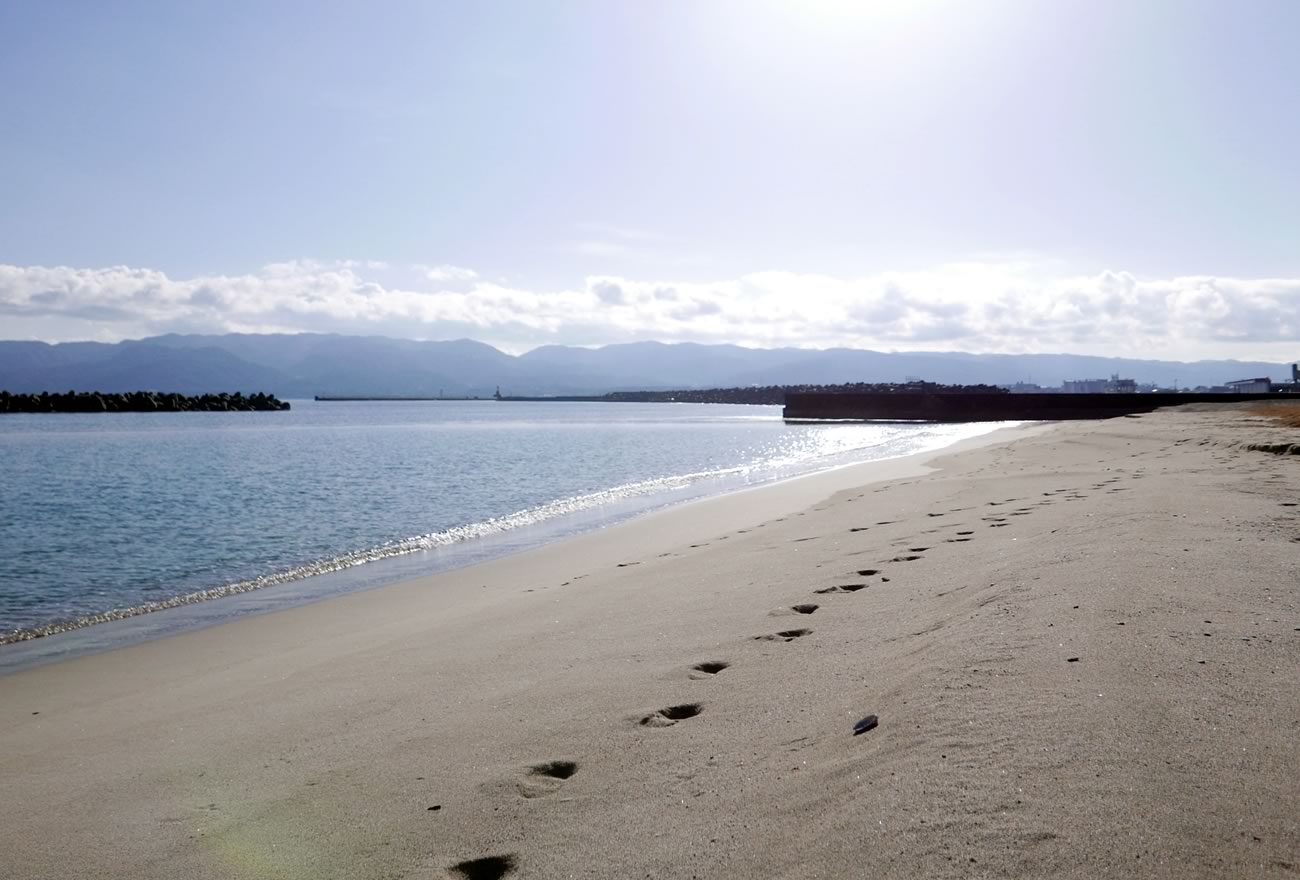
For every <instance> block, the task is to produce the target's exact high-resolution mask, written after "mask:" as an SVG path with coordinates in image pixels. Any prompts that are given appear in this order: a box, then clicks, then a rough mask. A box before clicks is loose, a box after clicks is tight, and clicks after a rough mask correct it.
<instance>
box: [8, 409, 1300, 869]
mask: <svg viewBox="0 0 1300 880" xmlns="http://www.w3.org/2000/svg"><path fill="white" fill-rule="evenodd" d="M1293 435H1294V430H1291V431H1290V432H1287V431H1286V430H1284V429H1281V428H1276V427H1273V426H1272V425H1270V424H1269V423H1266V422H1265V421H1263V420H1261V419H1258V418H1254V417H1250V416H1247V415H1244V414H1242V413H1240V412H1235V411H1215V412H1201V413H1189V412H1160V413H1155V414H1151V415H1146V416H1142V417H1139V418H1124V419H1116V420H1112V421H1107V422H1098V423H1067V424H1061V425H1055V426H1050V427H1035V428H1033V429H1030V430H1023V429H1021V430H1016V431H1012V432H1010V433H1004V434H1001V435H999V436H998V438H997V439H999V440H1000V441H1001V442H1000V443H998V444H996V445H989V444H987V443H985V445H982V446H981V445H980V444H979V443H978V442H975V443H969V444H966V445H965V448H963V449H962V450H960V451H957V452H949V453H947V454H942V455H940V456H939V457H937V458H934V459H933V460H932V461H930V462H929V464H930V467H931V468H937V469H933V470H931V469H929V468H927V467H925V466H924V462H923V461H920V460H917V459H909V460H903V461H898V462H890V463H882V464H879V465H871V466H862V467H858V468H848V469H844V470H841V471H836V472H833V473H831V474H823V475H819V476H816V477H809V478H805V479H802V480H796V481H791V482H790V483H787V484H783V485H781V486H777V487H769V488H765V489H760V490H755V491H752V492H745V493H737V494H734V495H729V496H725V497H724V498H719V499H711V500H708V501H704V502H699V503H696V504H691V505H687V506H685V507H683V508H679V509H676V510H672V511H667V512H664V513H660V514H656V515H654V516H650V517H646V518H643V519H641V520H638V521H636V522H633V523H629V524H626V525H624V526H619V527H615V528H611V529H609V530H607V531H605V532H602V533H598V534H594V535H587V536H582V537H579V538H575V539H572V540H569V541H565V542H562V543H560V544H555V545H552V546H550V547H545V548H542V549H540V550H537V551H533V552H531V553H527V554H522V555H519V556H515V557H511V558H508V559H503V560H497V561H494V562H490V563H486V564H483V565H479V566H475V567H473V568H468V569H463V570H461V571H457V572H449V573H444V574H440V575H436V576H434V577H432V578H425V579H422V580H418V581H412V582H410V583H406V584H400V585H396V586H393V587H387V588H383V589H380V590H373V591H369V592H365V593H359V594H354V595H349V596H343V597H339V598H336V599H331V600H327V601H323V602H319V603H316V604H313V605H308V606H304V607H299V608H293V609H289V610H286V611H281V612H276V613H273V614H268V615H264V616H260V617H256V618H249V619H244V620H238V621H234V622H231V623H228V624H224V625H221V626H217V627H212V628H210V629H206V630H201V631H198V632H191V633H185V634H182V635H178V636H174V637H171V638H166V639H160V640H157V641H153V642H149V643H146V644H142V645H137V646H134V647H130V648H125V649H122V650H118V651H113V652H109V653H106V654H101V655H97V656H92V657H86V658H81V659H77V660H72V661H67V662H64V663H57V664H53V665H50V666H46V667H42V668H38V669H33V670H29V671H25V672H20V673H16V674H13V675H10V676H6V677H4V678H0V743H3V749H2V750H0V778H2V779H3V782H4V792H5V797H4V798H3V799H0V853H3V855H2V856H0V864H2V865H3V866H4V873H6V875H12V876H15V877H22V878H29V877H30V878H45V877H51V878H53V877H90V876H94V877H113V878H117V877H121V878H128V877H130V878H152V877H158V878H162V877H167V878H172V877H182V878H232V877H237V878H244V877H247V878H280V877H283V878H308V877H311V878H323V877H339V878H344V877H348V878H380V877H383V878H392V877H402V878H443V877H468V878H484V877H486V878H491V877H548V878H549V877H593V878H594V877H665V878H675V877H710V878H714V877H723V878H730V877H736V878H740V877H790V878H794V877H799V878H806V877H846V878H847V877H864V876H882V877H918V878H919V877H979V876H986V877H1011V876H1024V877H1045V876H1054V877H1056V876H1064V877H1096V876H1131V877H1151V876H1157V877H1196V876H1203V877H1285V876H1294V875H1295V874H1296V873H1298V872H1300V773H1298V772H1297V771H1296V768H1297V767H1300V698H1297V694H1300V507H1297V506H1296V502H1297V501H1300V467H1297V465H1300V457H1297V456H1295V455H1284V454H1277V453H1276V452H1270V451H1265V450H1266V449H1267V448H1276V449H1278V450H1284V449H1286V448H1287V445H1286V443H1285V442H1284V441H1285V439H1286V438H1288V437H1291V438H1293ZM1251 444H1254V445H1256V446H1260V447H1262V448H1257V449H1249V448H1246V447H1247V446H1249V445H1251ZM880 479H885V481H884V482H879V481H878V480H880ZM873 481H876V482H873ZM867 715H876V716H877V718H878V723H877V724H876V726H875V727H873V728H872V729H869V730H867V731H865V732H863V733H861V734H860V735H855V734H854V725H855V722H858V721H859V720H860V719H863V718H864V717H865V716H867Z"/></svg>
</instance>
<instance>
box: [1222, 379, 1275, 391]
mask: <svg viewBox="0 0 1300 880" xmlns="http://www.w3.org/2000/svg"><path fill="white" fill-rule="evenodd" d="M1228 390H1229V391H1231V392H1233V393H1234V394H1268V393H1269V392H1270V391H1272V390H1273V380H1272V379H1270V378H1269V377H1268V376H1263V377H1261V378H1258V379H1238V380H1237V381H1235V382H1229V383H1228Z"/></svg>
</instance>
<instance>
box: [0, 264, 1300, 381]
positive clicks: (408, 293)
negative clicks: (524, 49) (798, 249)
mask: <svg viewBox="0 0 1300 880" xmlns="http://www.w3.org/2000/svg"><path fill="white" fill-rule="evenodd" d="M388 268H391V267H384V266H376V265H374V264H370V263H365V262H333V263H322V262H316V261H306V260H298V261H290V262H283V263H276V264H273V265H269V266H266V267H265V268H264V269H262V270H261V271H259V272H257V273H254V274H248V275H213V276H202V277H196V278H188V279H179V278H171V277H169V276H168V275H166V274H165V273H163V272H159V271H157V270H151V269H139V268H131V267H126V266H114V267H108V268H102V269H79V268H69V267H40V266H31V267H22V266H12V265H0V327H3V330H0V336H3V337H6V338H35V339H47V340H68V339H100V340H104V339H121V338H131V337H139V336H146V335H151V334H156V333H162V332H169V331H177V332H213V333H219V332H227V331H242V332H271V331H279V332H295V331H330V332H340V333H366V334H385V335H393V336H407V337H417V338H452V337H459V336H469V337H473V338H476V339H481V340H483V341H486V342H490V343H493V344H496V345H500V346H501V347H503V348H506V349H509V350H514V351H519V350H523V349H527V348H531V347H534V346H536V345H542V344H546V343H568V344H577V345H593V344H601V343H606V342H618V341H629V340H637V339H659V340H664V341H688V340H689V341H699V342H734V343H740V344H747V345H757V346H777V345H792V346H806V347H829V346H852V347H862V348H877V349H898V350H908V349H912V350H964V351H984V352H991V351H1000V352H1058V351H1071V352H1079V353H1092V354H1106V355H1127V356H1148V357H1162V358H1171V359H1183V360H1193V359H1197V358H1202V357H1240V358H1261V359H1270V360H1288V361H1289V360H1294V359H1295V358H1296V357H1297V356H1300V279H1238V278H1216V277H1206V276H1187V277H1177V278H1168V279H1140V278H1137V277H1135V276H1133V275H1131V274H1128V273H1125V272H1103V273H1100V274H1097V275H1089V276H1073V275H1065V274H1060V273H1059V270H1055V269H1054V268H1053V270H1046V269H1044V268H1043V267H1038V266H1035V265H1033V264H1028V263H1023V262H1006V263H996V262H987V263H961V264H953V265H947V266H940V267H936V268H934V269H930V270H926V271H913V272H891V273H883V274H879V275H873V276H868V277H863V278H838V277H833V276H829V275H816V274H799V273H792V272H780V271H765V272H755V273H751V274H748V275H744V276H741V277H738V278H733V279H725V280H720V281H706V282H701V281H663V280H639V279H631V278H624V277H617V276H592V277H590V278H588V279H586V280H585V282H584V283H583V284H582V285H581V286H577V287H572V288H566V289H559V290H531V289H527V288H524V287H517V286H509V285H506V284H499V283H493V282H489V281H487V280H485V279H483V278H481V277H479V275H478V274H477V273H475V272H473V271H472V270H469V269H461V268H459V267H455V266H438V267H427V266H424V267H413V268H414V269H415V270H416V271H414V272H408V273H405V277H409V278H416V279H420V278H423V280H422V281H421V282H420V283H418V284H412V285H409V286H404V285H394V284H392V283H380V282H379V281H377V280H375V276H376V275H377V274H378V275H384V277H386V278H387V277H389V276H391V275H393V274H394V273H392V272H388V273H385V272H384V271H382V270H385V269H388Z"/></svg>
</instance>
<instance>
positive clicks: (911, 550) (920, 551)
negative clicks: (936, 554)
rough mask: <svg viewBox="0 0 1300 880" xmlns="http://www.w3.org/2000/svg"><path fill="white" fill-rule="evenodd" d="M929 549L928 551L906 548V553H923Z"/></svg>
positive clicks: (925, 548) (926, 548) (918, 548)
mask: <svg viewBox="0 0 1300 880" xmlns="http://www.w3.org/2000/svg"><path fill="white" fill-rule="evenodd" d="M929 549H930V548H929V547H908V548H907V552H908V553H924V552H925V551H926V550H929Z"/></svg>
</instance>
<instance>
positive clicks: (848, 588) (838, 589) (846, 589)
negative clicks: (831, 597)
mask: <svg viewBox="0 0 1300 880" xmlns="http://www.w3.org/2000/svg"><path fill="white" fill-rule="evenodd" d="M866 588H867V585H866V584H836V585H835V586H833V587H822V588H821V589H820V590H813V592H814V593H817V594H819V595H823V596H824V595H825V594H827V593H856V592H857V591H858V590H865V589H866Z"/></svg>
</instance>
